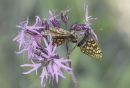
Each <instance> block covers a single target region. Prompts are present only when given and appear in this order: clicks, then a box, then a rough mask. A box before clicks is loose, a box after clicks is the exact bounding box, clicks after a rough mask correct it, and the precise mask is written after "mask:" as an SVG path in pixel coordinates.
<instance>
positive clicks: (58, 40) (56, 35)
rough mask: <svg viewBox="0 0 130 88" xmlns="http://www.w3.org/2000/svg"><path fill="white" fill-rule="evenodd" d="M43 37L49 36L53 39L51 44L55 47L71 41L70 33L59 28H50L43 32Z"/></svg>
mask: <svg viewBox="0 0 130 88" xmlns="http://www.w3.org/2000/svg"><path fill="white" fill-rule="evenodd" d="M44 35H51V36H52V39H53V44H57V46H59V45H62V44H64V43H65V42H66V41H69V40H71V36H72V34H71V33H70V32H68V31H66V30H64V29H61V28H51V29H50V30H46V31H45V32H44Z"/></svg>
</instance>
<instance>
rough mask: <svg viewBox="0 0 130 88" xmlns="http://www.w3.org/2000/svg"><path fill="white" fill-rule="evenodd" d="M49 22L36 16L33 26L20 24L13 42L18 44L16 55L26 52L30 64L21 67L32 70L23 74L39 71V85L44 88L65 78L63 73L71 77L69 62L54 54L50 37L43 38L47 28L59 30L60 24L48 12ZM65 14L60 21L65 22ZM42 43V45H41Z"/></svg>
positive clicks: (54, 49)
mask: <svg viewBox="0 0 130 88" xmlns="http://www.w3.org/2000/svg"><path fill="white" fill-rule="evenodd" d="M49 14H50V18H49V20H44V21H43V20H41V18H40V17H39V16H36V22H35V23H34V25H31V26H29V20H28V18H27V20H26V21H23V22H21V23H20V24H19V25H18V26H17V27H18V28H20V30H19V33H18V35H17V36H16V37H15V38H14V41H16V42H18V44H19V49H20V51H19V52H17V54H21V53H23V52H27V55H28V60H29V61H30V64H23V65H21V67H31V68H32V69H31V70H29V71H27V72H23V74H30V73H32V72H33V71H36V73H37V71H38V70H41V68H42V71H41V75H40V78H41V85H43V86H45V85H46V82H47V81H50V80H51V81H53V80H55V81H56V82H57V83H58V79H59V77H62V78H65V76H64V74H63V72H64V71H66V72H67V73H68V74H70V75H72V76H73V72H72V68H71V67H69V63H70V60H69V59H65V58H63V57H62V58H61V57H60V56H59V55H58V54H57V53H56V48H57V46H56V45H54V44H53V41H52V36H44V35H42V33H41V32H43V31H45V30H49V27H57V28H60V22H59V20H57V18H56V16H55V15H54V14H53V13H52V12H51V11H49ZM66 16H67V15H66V14H65V13H64V15H63V14H62V17H61V19H62V21H63V22H66V21H67V19H64V18H66ZM42 43H44V44H42Z"/></svg>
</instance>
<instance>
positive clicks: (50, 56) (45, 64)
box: [21, 38, 73, 87]
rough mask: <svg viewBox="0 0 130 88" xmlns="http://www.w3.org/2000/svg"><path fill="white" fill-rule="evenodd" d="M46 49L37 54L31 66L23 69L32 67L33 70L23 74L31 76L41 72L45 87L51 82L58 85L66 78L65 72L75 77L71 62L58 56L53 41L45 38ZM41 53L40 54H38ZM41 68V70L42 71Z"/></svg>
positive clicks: (27, 65) (42, 82) (25, 65)
mask: <svg viewBox="0 0 130 88" xmlns="http://www.w3.org/2000/svg"><path fill="white" fill-rule="evenodd" d="M44 43H45V46H46V47H45V48H43V49H40V50H39V51H38V52H37V53H36V57H35V58H33V59H32V60H31V64H24V65H21V67H32V69H31V70H29V71H27V72H23V74H30V73H32V72H33V71H36V72H37V71H39V70H42V71H41V75H40V78H41V85H43V86H44V87H45V86H46V83H47V82H49V81H51V82H52V81H56V83H58V81H59V78H60V77H61V78H65V76H64V71H66V72H67V73H68V74H70V75H73V74H72V73H73V72H72V69H71V68H70V67H69V66H68V63H69V62H70V60H68V59H64V58H60V57H59V56H58V54H56V46H54V45H53V44H52V40H51V38H50V41H49V43H48V41H47V40H46V39H45V38H44ZM38 53H39V54H38ZM40 68H41V69H40Z"/></svg>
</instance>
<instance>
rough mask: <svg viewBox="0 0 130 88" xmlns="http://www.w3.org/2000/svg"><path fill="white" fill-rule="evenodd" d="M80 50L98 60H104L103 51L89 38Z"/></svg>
mask: <svg viewBox="0 0 130 88" xmlns="http://www.w3.org/2000/svg"><path fill="white" fill-rule="evenodd" d="M80 50H81V52H83V53H85V54H87V55H88V56H90V57H93V58H97V59H99V58H102V51H101V49H100V47H99V45H98V43H97V42H96V41H95V39H93V38H89V39H88V40H87V41H86V42H85V43H84V44H83V45H82V46H80Z"/></svg>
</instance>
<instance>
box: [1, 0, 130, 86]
mask: <svg viewBox="0 0 130 88" xmlns="http://www.w3.org/2000/svg"><path fill="white" fill-rule="evenodd" d="M84 1H85V0H0V88H42V87H41V86H40V81H39V76H36V75H35V72H34V74H31V75H22V74H21V73H22V72H23V71H25V69H23V68H21V67H20V66H19V65H21V64H24V63H25V62H24V59H23V55H16V54H15V51H18V46H17V44H16V42H13V41H12V39H13V38H14V37H15V36H16V35H17V32H18V28H16V25H17V24H18V23H19V22H21V21H23V20H25V18H26V17H27V16H28V17H29V18H30V19H31V20H32V21H33V20H34V19H35V16H40V17H41V18H44V17H47V15H48V10H49V9H50V10H55V9H57V10H64V9H66V8H70V9H71V12H70V16H71V21H72V22H82V21H83V20H84V17H83V16H84V10H83V9H84V8H83V5H84ZM87 2H88V6H89V15H91V16H92V17H96V18H97V20H96V21H93V22H92V24H93V25H92V27H93V28H94V29H95V32H96V34H97V36H98V38H99V42H100V46H101V48H102V50H103V59H102V60H99V61H98V60H94V59H91V58H89V57H88V56H86V55H84V54H83V53H81V52H80V50H79V49H78V48H76V49H75V50H74V52H73V53H72V54H71V59H72V67H73V69H74V73H75V75H76V78H77V81H78V84H79V88H130V5H129V4H130V0H87ZM25 58H26V57H25ZM73 85H74V84H73V83H72V81H71V80H70V78H69V77H67V79H62V80H61V81H60V83H59V84H58V85H57V86H55V88H74V86H73ZM47 88H54V86H53V87H52V86H47Z"/></svg>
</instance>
